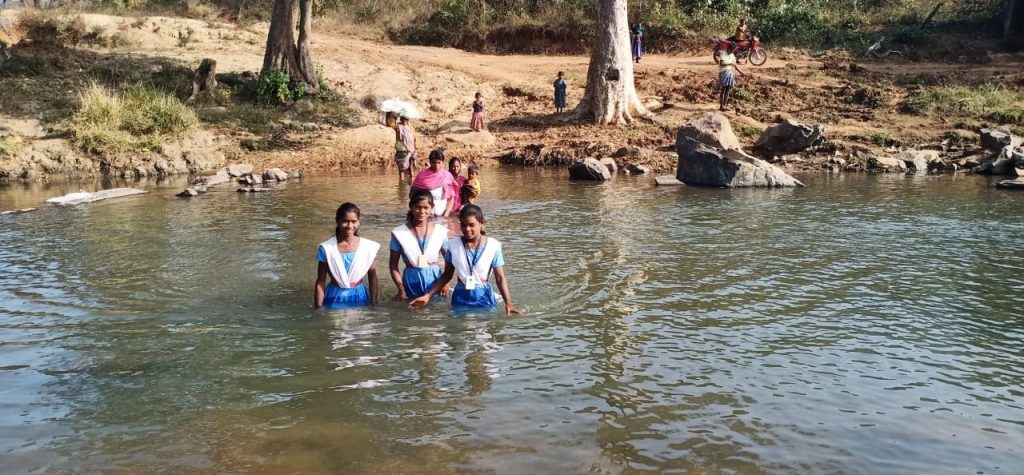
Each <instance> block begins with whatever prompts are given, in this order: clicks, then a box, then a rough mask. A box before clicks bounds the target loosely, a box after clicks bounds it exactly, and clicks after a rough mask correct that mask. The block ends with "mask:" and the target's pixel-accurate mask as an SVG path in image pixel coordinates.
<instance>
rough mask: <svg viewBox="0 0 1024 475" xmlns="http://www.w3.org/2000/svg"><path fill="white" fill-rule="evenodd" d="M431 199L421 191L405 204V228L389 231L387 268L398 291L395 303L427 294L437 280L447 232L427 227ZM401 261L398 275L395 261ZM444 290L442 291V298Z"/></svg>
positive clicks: (439, 225) (441, 228)
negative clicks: (389, 256)
mask: <svg viewBox="0 0 1024 475" xmlns="http://www.w3.org/2000/svg"><path fill="white" fill-rule="evenodd" d="M433 215H434V196H433V195H431V194H430V193H428V192H425V191H421V192H419V193H418V194H416V195H415V196H413V197H412V199H410V200H409V213H408V214H407V215H406V219H405V224H402V225H401V226H398V227H396V228H395V229H393V230H392V231H391V245H390V246H389V247H390V249H391V258H390V261H389V262H388V268H389V269H390V271H391V279H392V280H394V281H395V285H396V286H397V287H398V296H397V297H396V298H395V300H400V301H405V300H409V299H415V298H417V297H419V296H421V295H423V294H425V293H427V291H428V290H430V288H431V287H433V286H434V283H435V282H437V279H438V277H440V276H441V266H440V265H439V264H438V263H439V262H441V259H442V255H443V252H445V251H446V250H447V247H448V228H447V227H445V226H444V225H443V224H437V223H431V222H430V218H431V216H433ZM400 259H402V260H404V261H405V271H403V272H398V261H399V260H400ZM444 290H447V287H445V289H442V292H441V294H442V295H444V294H445V293H446V292H444Z"/></svg>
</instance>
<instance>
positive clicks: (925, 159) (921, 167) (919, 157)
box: [898, 150, 942, 172]
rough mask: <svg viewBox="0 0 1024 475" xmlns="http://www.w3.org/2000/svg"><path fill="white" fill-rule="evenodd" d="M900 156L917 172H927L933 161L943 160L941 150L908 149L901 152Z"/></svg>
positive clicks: (904, 162)
mask: <svg viewBox="0 0 1024 475" xmlns="http://www.w3.org/2000/svg"><path fill="white" fill-rule="evenodd" d="M898 158H899V159H900V160H903V164H904V165H906V166H907V168H909V169H911V170H914V171H917V172H926V171H928V168H929V167H931V164H932V163H934V162H939V163H941V162H942V160H940V159H939V152H936V151H934V150H906V151H904V152H902V153H900V155H899V157H898Z"/></svg>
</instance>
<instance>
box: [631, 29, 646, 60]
mask: <svg viewBox="0 0 1024 475" xmlns="http://www.w3.org/2000/svg"><path fill="white" fill-rule="evenodd" d="M645 33H647V30H645V29H644V24H643V23H637V24H636V26H635V27H633V42H632V43H633V45H632V46H633V61H636V62H637V63H639V62H640V58H643V57H644V34H645Z"/></svg>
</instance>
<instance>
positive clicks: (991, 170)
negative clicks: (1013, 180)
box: [974, 146, 1024, 176]
mask: <svg viewBox="0 0 1024 475" xmlns="http://www.w3.org/2000/svg"><path fill="white" fill-rule="evenodd" d="M974 171H975V172H976V173H982V174H985V175H1010V176H1024V154H1021V153H1020V152H1014V151H1013V149H1012V148H1011V147H1009V146H1007V147H1003V149H1002V150H1000V151H999V152H996V153H995V154H994V155H992V156H991V157H989V158H988V159H987V160H985V161H984V162H982V164H981V165H979V166H978V167H977V168H975V169H974Z"/></svg>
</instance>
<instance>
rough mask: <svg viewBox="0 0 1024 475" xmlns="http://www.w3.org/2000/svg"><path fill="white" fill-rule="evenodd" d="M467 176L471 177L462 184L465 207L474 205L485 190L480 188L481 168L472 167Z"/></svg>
mask: <svg viewBox="0 0 1024 475" xmlns="http://www.w3.org/2000/svg"><path fill="white" fill-rule="evenodd" d="M467 175H469V178H467V179H466V180H465V181H464V182H463V183H462V193H461V194H462V205H463V206H465V205H471V204H473V203H474V202H475V201H476V199H477V197H479V196H480V192H482V191H483V188H481V187H480V167H478V166H476V165H470V166H469V172H467Z"/></svg>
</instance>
